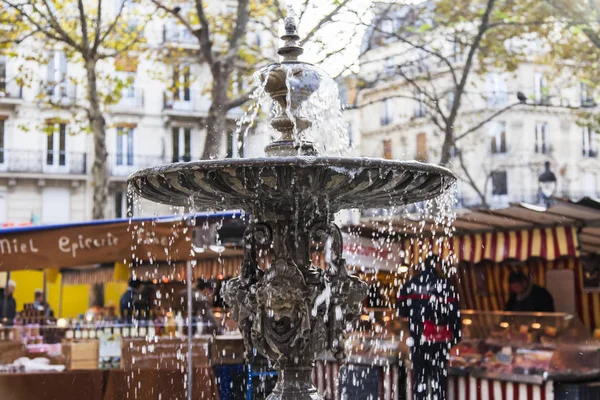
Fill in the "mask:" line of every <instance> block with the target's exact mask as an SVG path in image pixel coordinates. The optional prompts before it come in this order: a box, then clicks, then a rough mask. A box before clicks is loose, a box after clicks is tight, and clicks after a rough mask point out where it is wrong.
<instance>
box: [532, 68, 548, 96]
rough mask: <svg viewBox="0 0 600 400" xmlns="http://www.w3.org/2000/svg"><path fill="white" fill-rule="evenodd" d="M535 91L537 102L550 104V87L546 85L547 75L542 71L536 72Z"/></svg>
mask: <svg viewBox="0 0 600 400" xmlns="http://www.w3.org/2000/svg"><path fill="white" fill-rule="evenodd" d="M534 78H535V82H534V84H535V85H534V91H535V102H536V104H548V101H549V97H548V87H547V86H546V77H545V76H544V74H542V73H540V72H536V73H535V77H534Z"/></svg>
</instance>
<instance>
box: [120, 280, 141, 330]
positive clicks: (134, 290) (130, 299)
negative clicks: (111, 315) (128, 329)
mask: <svg viewBox="0 0 600 400" xmlns="http://www.w3.org/2000/svg"><path fill="white" fill-rule="evenodd" d="M142 290H143V285H142V281H139V280H136V279H130V280H129V286H128V287H127V291H125V293H123V295H122V296H121V301H120V302H119V309H120V311H121V318H122V319H123V320H124V321H125V322H131V321H132V320H133V311H134V309H135V308H136V303H139V301H140V294H141V293H142Z"/></svg>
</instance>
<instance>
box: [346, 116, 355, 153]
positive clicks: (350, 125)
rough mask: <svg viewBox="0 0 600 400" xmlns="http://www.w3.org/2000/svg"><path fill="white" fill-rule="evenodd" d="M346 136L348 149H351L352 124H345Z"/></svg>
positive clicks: (352, 143)
mask: <svg viewBox="0 0 600 400" xmlns="http://www.w3.org/2000/svg"><path fill="white" fill-rule="evenodd" d="M346 134H347V135H348V147H352V146H353V145H354V142H353V140H352V122H350V121H348V122H346Z"/></svg>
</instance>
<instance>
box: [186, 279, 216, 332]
mask: <svg viewBox="0 0 600 400" xmlns="http://www.w3.org/2000/svg"><path fill="white" fill-rule="evenodd" d="M215 295H216V293H215V287H214V283H213V281H211V280H204V279H200V280H198V282H197V283H196V289H195V290H194V291H193V292H192V319H193V320H194V321H195V323H196V331H197V333H199V334H209V335H210V334H219V333H220V332H221V325H220V324H219V322H218V321H217V319H216V318H215V315H214V314H213V310H212V309H213V306H214V303H215ZM179 297H180V304H181V309H182V310H183V313H184V314H187V290H185V289H184V290H182V291H181V293H180V296H179Z"/></svg>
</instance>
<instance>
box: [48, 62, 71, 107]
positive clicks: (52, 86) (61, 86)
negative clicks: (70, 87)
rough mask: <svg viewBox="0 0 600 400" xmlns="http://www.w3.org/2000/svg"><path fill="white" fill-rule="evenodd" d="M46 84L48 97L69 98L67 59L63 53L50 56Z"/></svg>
mask: <svg viewBox="0 0 600 400" xmlns="http://www.w3.org/2000/svg"><path fill="white" fill-rule="evenodd" d="M46 84H47V87H46V93H47V94H48V96H52V97H58V98H62V97H66V96H67V57H66V56H65V53H63V52H62V51H55V52H53V53H52V54H51V55H50V60H49V61H48V71H47V81H46Z"/></svg>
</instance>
